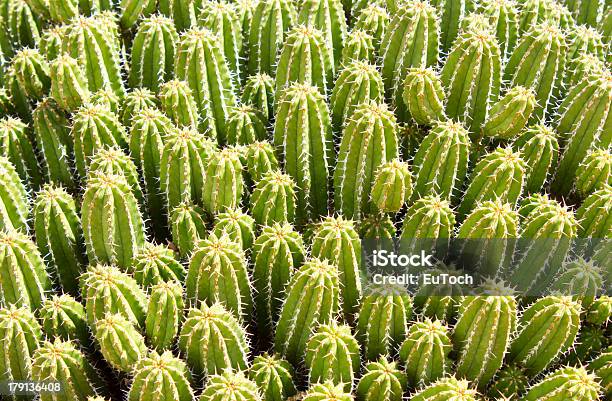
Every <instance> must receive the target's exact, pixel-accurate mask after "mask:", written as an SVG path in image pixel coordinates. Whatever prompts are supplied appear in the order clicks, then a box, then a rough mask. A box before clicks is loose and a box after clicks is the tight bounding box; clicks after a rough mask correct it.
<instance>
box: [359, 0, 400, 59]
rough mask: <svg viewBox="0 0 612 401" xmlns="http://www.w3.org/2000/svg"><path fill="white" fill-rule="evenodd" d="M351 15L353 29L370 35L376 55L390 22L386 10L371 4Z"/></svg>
mask: <svg viewBox="0 0 612 401" xmlns="http://www.w3.org/2000/svg"><path fill="white" fill-rule="evenodd" d="M352 15H353V16H354V18H355V23H354V25H353V29H359V30H363V31H364V32H366V33H369V34H370V35H372V38H373V42H372V44H373V46H374V51H375V53H376V54H378V53H379V51H380V43H381V41H382V39H383V37H384V36H385V33H386V31H387V26H388V25H389V22H390V21H391V17H390V16H389V13H388V12H387V10H386V9H385V8H384V7H381V6H380V5H378V4H376V3H372V4H368V5H367V6H366V7H364V8H363V9H361V10H360V11H359V12H357V13H356V12H353V13H352Z"/></svg>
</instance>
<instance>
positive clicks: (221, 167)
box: [202, 148, 244, 214]
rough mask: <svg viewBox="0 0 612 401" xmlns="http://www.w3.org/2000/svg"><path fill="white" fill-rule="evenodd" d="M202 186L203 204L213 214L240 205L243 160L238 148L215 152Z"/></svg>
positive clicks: (209, 160) (242, 188)
mask: <svg viewBox="0 0 612 401" xmlns="http://www.w3.org/2000/svg"><path fill="white" fill-rule="evenodd" d="M207 162H208V166H207V167H206V173H205V176H204V184H203V186H202V204H203V205H204V208H205V209H206V210H207V211H208V212H209V213H211V214H216V213H218V212H223V211H225V210H227V209H234V208H236V207H238V206H239V205H240V201H241V199H242V194H243V191H244V183H243V177H242V162H241V160H240V154H239V151H238V149H237V148H225V149H222V150H220V151H217V152H213V153H212V154H211V155H210V157H209V158H208V161H207Z"/></svg>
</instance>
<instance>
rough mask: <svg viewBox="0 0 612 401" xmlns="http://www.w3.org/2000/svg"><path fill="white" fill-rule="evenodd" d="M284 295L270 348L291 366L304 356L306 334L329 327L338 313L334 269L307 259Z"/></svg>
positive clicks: (338, 294) (337, 289) (338, 295)
mask: <svg viewBox="0 0 612 401" xmlns="http://www.w3.org/2000/svg"><path fill="white" fill-rule="evenodd" d="M285 293H286V294H287V295H286V298H285V302H284V303H283V306H282V310H281V313H280V317H279V320H278V324H277V325H276V335H275V340H274V346H275V349H276V351H277V352H279V353H280V354H281V355H283V356H284V357H285V358H286V359H287V360H288V361H289V362H292V363H295V362H297V361H299V360H301V358H302V357H303V356H304V353H305V351H306V341H307V340H308V337H309V334H310V333H309V330H310V329H311V328H313V327H317V326H318V325H319V324H326V323H329V322H330V321H331V320H332V318H333V317H334V316H335V314H336V313H337V312H338V306H339V301H340V284H339V278H338V272H337V270H336V267H334V266H332V265H330V264H328V263H327V262H326V261H321V260H319V259H316V258H313V259H310V260H309V261H307V262H306V263H304V265H302V267H300V269H299V270H298V271H297V272H296V273H295V275H294V276H293V277H292V278H291V281H290V282H289V284H288V286H287V290H286V291H285ZM305 300H308V302H305Z"/></svg>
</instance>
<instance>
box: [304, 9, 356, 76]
mask: <svg viewBox="0 0 612 401" xmlns="http://www.w3.org/2000/svg"><path fill="white" fill-rule="evenodd" d="M297 22H298V23H299V24H303V25H306V26H310V27H313V28H316V29H319V30H320V31H321V32H322V33H323V40H324V42H325V45H326V46H327V47H328V48H329V49H330V50H331V52H330V63H331V65H332V66H335V65H338V64H339V62H340V61H341V54H342V50H343V47H344V42H345V40H346V31H347V25H346V16H345V13H344V10H343V8H342V1H341V0H307V1H304V2H302V3H301V4H300V8H299V13H298V18H297Z"/></svg>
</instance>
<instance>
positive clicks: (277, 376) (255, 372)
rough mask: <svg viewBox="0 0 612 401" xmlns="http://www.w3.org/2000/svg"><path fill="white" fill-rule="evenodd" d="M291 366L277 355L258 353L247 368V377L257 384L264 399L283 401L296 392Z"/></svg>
mask: <svg viewBox="0 0 612 401" xmlns="http://www.w3.org/2000/svg"><path fill="white" fill-rule="evenodd" d="M293 375H294V372H293V367H292V366H291V364H290V363H289V362H287V361H285V360H284V359H281V358H280V357H279V356H278V355H276V354H273V355H269V354H268V353H267V352H265V353H263V354H262V355H258V356H256V357H255V359H254V360H253V365H252V366H251V368H250V369H249V378H250V379H251V380H252V381H253V382H255V383H256V384H257V387H259V391H260V393H261V395H262V397H263V399H264V400H266V401H284V400H286V399H287V398H289V397H292V396H294V395H295V394H296V393H297V389H296V387H295V384H294V383H293Z"/></svg>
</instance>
